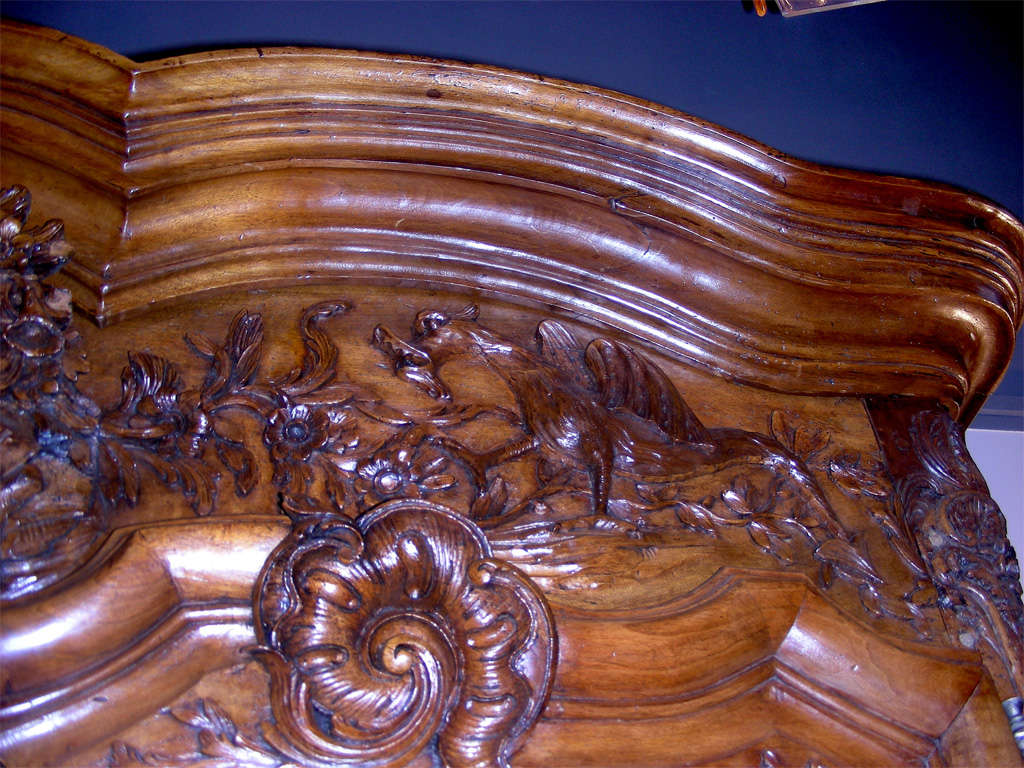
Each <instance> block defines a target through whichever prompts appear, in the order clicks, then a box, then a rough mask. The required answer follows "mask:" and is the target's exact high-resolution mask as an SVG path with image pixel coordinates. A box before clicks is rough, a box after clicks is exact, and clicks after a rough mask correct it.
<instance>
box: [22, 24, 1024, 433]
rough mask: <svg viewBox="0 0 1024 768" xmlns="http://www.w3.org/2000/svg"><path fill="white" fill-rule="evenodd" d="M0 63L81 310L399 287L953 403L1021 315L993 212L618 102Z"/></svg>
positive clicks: (302, 69)
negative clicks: (273, 288) (67, 238)
mask: <svg viewBox="0 0 1024 768" xmlns="http://www.w3.org/2000/svg"><path fill="white" fill-rule="evenodd" d="M2 55H3V68H4V80H3V86H2V87H3V91H4V100H3V110H2V120H3V123H2V129H3V134H4V166H5V168H4V174H5V179H6V183H8V184H9V183H12V182H17V183H24V184H27V185H29V186H31V187H33V188H34V189H36V190H39V192H38V193H37V198H38V199H37V208H39V209H40V210H44V211H45V210H46V209H48V208H49V207H54V208H55V209H59V210H60V211H61V214H62V217H63V218H64V220H65V221H66V223H67V225H68V228H69V230H70V231H73V232H74V233H75V235H74V237H75V243H76V247H77V252H78V255H77V257H76V259H75V261H74V263H72V264H69V265H68V267H67V268H66V269H65V271H64V273H63V274H64V276H65V277H64V278H63V279H64V280H65V283H66V284H68V285H70V286H71V287H72V289H73V293H74V297H75V301H76V303H77V304H78V305H79V306H80V307H82V308H84V309H86V310H88V311H89V312H90V313H92V314H93V315H94V316H95V317H96V318H97V320H99V321H100V322H109V321H111V320H114V319H116V318H118V317H121V316H125V315H130V314H132V313H137V312H140V311H142V310H143V309H145V308H147V307H149V306H152V305H153V304H154V303H161V302H166V301H169V300H172V299H173V298H175V297H180V296H183V295H189V294H192V293H196V292H198V291H209V290H219V289H224V288H227V287H230V286H237V285H240V284H256V283H258V284H264V285H281V284H295V283H296V282H304V283H310V282H324V281H334V280H337V279H339V278H347V279H361V280H374V279H378V278H381V277H401V278H402V279H405V280H409V281H413V282H415V283H417V284H422V285H439V284H440V285H447V286H462V287H465V288H469V287H470V286H472V287H473V288H474V289H476V290H483V291H486V292H492V293H500V294H502V295H505V296H511V297H516V296H518V297H520V298H521V299H522V300H524V301H528V302H530V303H533V304H540V305H546V306H551V307H554V308H557V309H558V310H560V311H563V312H570V311H571V312H574V313H582V314H583V315H584V316H585V317H586V316H589V317H590V318H591V319H592V320H595V321H599V322H603V323H606V324H610V325H613V326H616V327H618V328H621V329H623V330H627V331H629V332H630V333H633V334H636V335H638V336H640V337H642V338H644V339H646V340H647V341H648V342H650V343H652V344H655V345H657V346H660V347H662V348H664V349H666V350H669V351H671V352H672V353H673V354H675V355H678V356H681V357H683V358H684V359H686V360H687V361H689V362H691V363H693V364H696V365H700V366H702V367H704V368H707V369H710V370H712V371H715V372H718V373H720V374H721V375H723V376H726V377H728V378H731V379H737V380H740V381H744V382H748V383H751V384H754V385H756V386H759V387H763V388H767V389H774V390H787V391H800V392H805V393H823V394H858V395H859V394H892V393H894V392H897V393H904V394H913V395H918V396H921V397H930V398H933V399H937V400H940V401H941V402H943V403H945V404H946V405H947V407H950V408H951V409H953V410H954V411H957V412H959V413H960V414H961V418H962V419H964V420H968V419H969V418H970V417H971V416H972V415H973V413H974V412H976V410H977V409H978V407H980V402H981V401H982V400H983V399H984V397H985V396H986V395H987V393H988V392H990V391H991V390H992V388H994V386H995V384H996V383H997V382H998V379H999V378H1000V376H1001V374H1002V371H1003V370H1004V368H1005V365H1006V363H1007V360H1008V359H1009V353H1008V350H1010V349H1011V348H1012V340H1013V335H1014V329H1015V328H1016V327H1017V326H1019V324H1020V322H1021V311H1022V309H1021V307H1022V304H1021V295H1022V281H1024V279H1022V268H1021V253H1022V251H1024V235H1022V229H1021V225H1020V223H1019V222H1017V221H1016V220H1014V219H1013V218H1012V217H1011V216H1010V215H1008V214H1007V213H1006V212H1005V211H1003V210H1001V209H1000V208H998V207H996V206H995V205H993V204H991V203H988V202H986V201H984V200H981V199H979V198H977V197H973V196H970V195H967V194H964V193H962V192H960V191H957V190H954V189H952V188H949V187H945V186H940V185H936V184H930V183H923V182H918V181H910V180H906V179H897V178H883V177H877V176H869V175H865V174H858V173H854V172H850V171H841V170H837V169H832V168H824V167H820V166H815V165H812V164H808V163H804V162H800V161H796V160H793V159H791V158H787V157H784V156H782V155H780V154H779V153H777V152H774V151H772V150H771V149H769V148H767V147H764V146H763V145H759V144H757V143H755V142H753V141H751V140H749V139H745V138H743V137H740V136H737V135H735V134H731V133H729V132H728V131H725V130H723V129H721V128H718V127H716V126H713V125H710V124H707V123H704V122H701V121H699V120H696V119H694V118H691V117H688V116H685V115H682V114H679V113H675V112H672V111H670V110H667V109H665V108H661V107H657V106H655V105H652V104H649V103H646V102H642V101H639V100H636V99H632V98H629V97H626V96H623V95H620V94H615V93H611V92H607V91H602V90H599V89H595V88H589V87H585V86H580V85H574V84H571V83H565V82H560V81H551V80H547V79H544V78H540V77H536V76H531V75H524V74H519V73H514V72H508V71H503V70H499V69H494V68H490V67H480V66H472V65H466V64H460V63H454V62H439V61H432V60H424V59H416V58H411V57H403V56H383V55H376V54H365V53H355V52H345V51H324V50H302V49H257V50H243V51H223V52H213V53H205V54H197V55H193V56H186V57H180V58H174V59H167V60H162V61H156V62H147V63H135V62H132V61H129V60H127V59H125V58H123V57H119V56H117V55H115V54H112V53H110V52H109V51H105V50H103V49H101V48H99V47H97V46H92V45H90V44H87V43H84V42H82V41H79V40H75V39H73V38H69V37H67V36H66V35H62V34H60V33H57V32H54V31H51V30H43V29H36V28H30V27H26V26H24V25H20V24H17V23H11V22H4V25H3V54H2ZM44 62H45V64H46V66H43V63H44ZM44 126H45V130H43V128H44ZM15 177H17V178H15ZM43 180H45V183H41V182H43ZM240 189H244V190H245V194H244V195H239V194H237V192H238V190H240ZM469 200H472V201H473V202H472V204H471V205H467V204H466V201H469ZM369 201H372V206H370V205H368V202H369ZM371 208H372V210H373V213H372V214H371V215H368V214H367V211H368V210H370V209H371ZM242 264H244V267H243V266H240V265H242ZM808 287H811V288H813V289H814V290H813V292H808V291H807V288H808ZM796 296H799V297H800V299H799V301H796V300H795V297H796ZM796 306H800V310H798V311H797V310H794V307H796ZM823 319H824V320H825V321H824V322H823Z"/></svg>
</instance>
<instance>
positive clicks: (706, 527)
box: [673, 501, 718, 536]
mask: <svg viewBox="0 0 1024 768" xmlns="http://www.w3.org/2000/svg"><path fill="white" fill-rule="evenodd" d="M673 509H674V510H675V513H676V518H677V519H678V520H679V522H680V523H682V524H683V525H684V526H686V527H687V528H691V529H693V530H695V531H698V532H700V533H706V534H710V535H711V536H717V535H718V529H717V528H716V527H715V520H714V517H713V516H712V515H711V513H710V511H709V510H708V509H707V508H706V507H704V506H702V505H700V504H691V503H690V502H687V501H680V502H677V503H676V504H674V505H673Z"/></svg>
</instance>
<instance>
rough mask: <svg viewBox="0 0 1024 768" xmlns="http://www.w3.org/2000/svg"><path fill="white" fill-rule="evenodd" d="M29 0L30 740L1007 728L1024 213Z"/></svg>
mask: <svg viewBox="0 0 1024 768" xmlns="http://www.w3.org/2000/svg"><path fill="white" fill-rule="evenodd" d="M2 33H3V38H2V48H0V53H2V58H3V83H2V87H3V103H2V104H0V129H2V131H3V147H2V149H3V157H2V160H3V165H2V173H3V183H4V185H5V186H3V187H0V204H2V205H0V207H2V211H0V246H2V247H0V449H2V450H0V545H2V546H0V755H2V759H3V760H5V761H9V762H10V763H11V764H22V763H33V764H47V765H59V764H67V763H72V762H73V763H75V764H82V765H91V766H94V767H95V768H100V766H103V767H105V768H128V767H129V766H147V765H148V766H153V765H161V766H167V765H181V766H186V765H214V764H216V765H253V766H266V767H267V768H270V767H271V766H272V767H274V768H277V767H278V766H283V765H303V766H310V768H314V767H318V768H323V767H324V766H330V765H359V766H363V765H370V764H372V765H374V766H395V767H396V768H397V767H398V766H409V767H410V768H427V766H436V765H446V766H451V767H452V768H507V766H509V765H515V766H522V767H524V768H525V767H526V766H537V767H538V768H539V767H540V766H544V768H547V766H553V765H554V766H573V765H576V766H594V765H600V766H613V765H615V766H622V767H623V768H625V767H626V766H645V767H648V766H654V765H678V764H687V765H701V764H706V765H724V764H737V765H761V766H770V767H771V768H783V766H789V765H803V766H821V765H896V764H899V765H947V764H960V763H964V762H969V761H971V760H977V761H981V762H984V763H986V764H991V765H997V764H998V765H1002V764H1011V763H1012V762H1013V761H1014V760H1015V759H1016V757H1017V754H1018V753H1017V751H1016V750H1017V747H1015V746H1014V743H1013V739H1012V737H1011V735H1010V733H1009V731H1008V729H1007V720H1008V719H1009V721H1010V723H1011V729H1014V728H1016V729H1018V730H1019V723H1020V721H1021V720H1020V717H1019V708H1020V693H1021V691H1022V690H1024V669H1022V667H1021V664H1020V656H1021V651H1022V637H1024V605H1022V603H1021V591H1020V586H1019V581H1018V579H1019V566H1018V563H1017V559H1016V556H1015V553H1014V552H1013V550H1012V547H1010V546H1009V543H1008V542H1007V540H1006V536H1005V529H1004V528H1003V527H1002V518H1001V517H1000V513H999V511H998V509H997V508H996V506H995V504H994V503H993V502H992V500H991V499H990V498H989V496H988V492H987V489H986V488H985V486H984V483H983V481H982V480H981V478H980V476H979V475H978V473H977V471H976V469H975V468H974V466H973V464H972V463H971V462H970V459H969V457H968V456H967V454H966V448H965V447H964V445H963V442H962V432H961V426H962V424H963V423H965V422H967V421H969V419H970V417H971V416H972V414H973V412H974V411H975V410H976V409H977V408H978V406H979V405H980V403H981V401H982V400H983V399H984V397H985V394H986V393H987V392H988V391H990V389H991V388H992V387H993V386H994V385H995V383H996V382H997V380H998V379H999V377H1000V375H1001V372H1002V371H1003V369H1004V367H1005V366H1006V364H1007V363H1008V361H1009V358H1010V355H1011V352H1012V347H1013V340H1014V335H1015V331H1016V328H1017V327H1018V326H1019V325H1020V322H1021V318H1022V311H1024V308H1022V289H1024V272H1022V263H1021V257H1022V252H1024V229H1022V226H1021V224H1020V223H1019V222H1017V221H1015V220H1013V219H1012V218H1011V217H1010V216H1009V215H1007V214H1006V212H1004V211H1002V210H1000V209H998V208H996V207H994V206H993V205H991V204H989V203H986V202H984V201H982V200H979V199H977V198H974V197H971V196H970V195H968V194H966V193H964V192H960V191H957V190H954V189H951V188H948V187H942V186H939V185H935V184H928V183H924V182H918V181H911V180H905V179H894V178H885V177H877V176H869V175H865V174H857V173H853V172H849V171H842V170H837V169H829V168H823V167H819V166H813V165H810V164H807V163H801V162H799V161H795V160H792V159H789V158H785V157H782V156H781V155H779V154H778V153H775V152H773V151H772V150H770V149H768V148H766V147H763V146H761V145H758V144H756V143H753V142H751V141H749V140H747V139H744V138H742V137H739V136H736V135H733V134H730V133H728V132H726V131H723V130H722V129H719V128H717V127H715V126H711V125H708V124H705V123H702V122H700V121H697V120H694V119H693V118H689V117H686V116H684V115H680V114H677V113H672V112H668V111H666V110H664V109H661V108H659V107H656V106H654V105H651V104H647V103H644V102H641V101H638V100H635V99H631V98H629V97H625V96H621V95H618V94H613V93H609V92H604V91H599V90H596V89H592V88H587V87H585V86H579V85H574V84H570V83H564V82H553V81H549V80H545V79H543V78H539V77H533V76H528V75H522V74H517V73H512V72H506V71H501V70H496V69H493V68H486V67H475V66H471V65H465V64H459V63H453V62H436V61H428V60H422V59H413V58H409V57H401V56H382V55H374V54H361V53H354V52H339V51H322V50H298V49H274V50H262V49H256V50H253V51H227V52H219V53H210V54H199V55H195V56H188V57H184V58H179V59H168V60H165V61H158V62H152V63H147V64H137V63H134V62H131V61H128V60H126V59H123V58H121V57H118V56H116V55H114V54H112V53H110V52H108V51H104V50H102V49H100V48H98V47H95V46H91V45H89V44H87V43H84V42H82V41H79V40H75V39H73V38H68V37H66V36H62V35H60V34H59V33H56V32H53V31H49V30H41V29H36V28H30V27H26V26H23V25H19V24H15V23H10V24H8V23H4V24H3V27H2ZM8 184H9V185H10V187H7V186H6V185H8ZM28 186H30V187H32V190H33V192H34V193H35V198H34V209H35V210H34V218H35V220H36V221H42V220H44V219H46V218H48V217H50V216H60V217H61V218H62V219H63V223H62V222H61V221H58V220H56V219H50V220H48V221H44V223H41V224H34V223H33V222H32V220H30V207H33V198H32V196H31V195H30V193H29V191H28V189H27V188H26V187H28ZM65 231H66V233H67V239H66V240H65ZM73 304H77V306H78V307H79V309H80V310H81V311H82V312H84V313H87V314H91V316H92V318H93V319H94V320H96V324H92V323H89V322H88V321H83V320H82V318H76V312H75V311H74V308H73ZM103 326H107V327H103ZM118 372H120V378H119V379H118ZM908 395H912V396H913V397H908ZM951 414H952V415H951ZM957 419H958V420H959V422H958V421H957ZM1001 702H1002V703H1001ZM1004 707H1005V710H1006V714H1004V712H1003V709H1004ZM1007 715H1008V718H1007Z"/></svg>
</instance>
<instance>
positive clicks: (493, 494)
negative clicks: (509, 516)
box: [469, 475, 508, 520]
mask: <svg viewBox="0 0 1024 768" xmlns="http://www.w3.org/2000/svg"><path fill="white" fill-rule="evenodd" d="M507 501H508V483H506V482H505V479H504V478H503V477H501V476H500V475H499V476H496V477H495V478H494V479H493V480H491V482H490V484H489V485H488V486H487V491H486V492H485V493H483V494H481V495H480V496H477V497H476V498H475V499H474V500H473V506H472V507H471V508H470V510H469V516H470V517H471V518H473V519H474V520H483V519H485V518H489V517H496V516H498V515H500V514H501V513H502V512H503V511H504V509H505V504H506V502H507Z"/></svg>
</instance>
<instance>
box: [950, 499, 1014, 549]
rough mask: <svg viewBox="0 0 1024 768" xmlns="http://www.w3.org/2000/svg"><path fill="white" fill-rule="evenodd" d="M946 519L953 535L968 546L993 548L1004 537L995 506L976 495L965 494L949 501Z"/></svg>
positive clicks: (988, 500)
mask: <svg viewBox="0 0 1024 768" xmlns="http://www.w3.org/2000/svg"><path fill="white" fill-rule="evenodd" d="M946 517H947V518H948V519H949V524H950V526H951V528H952V532H953V535H954V536H956V538H958V539H959V540H960V541H962V542H964V543H965V544H967V545H969V546H981V547H984V548H989V547H993V546H995V545H996V544H998V543H1001V542H1002V541H1003V538H1004V537H1005V535H1006V534H1005V531H1004V528H1003V523H1002V520H1001V518H1000V514H999V511H998V509H997V508H996V506H995V504H994V503H993V502H992V501H991V500H990V499H989V498H987V497H986V496H983V495H981V494H978V493H967V494H963V495H960V496H957V497H955V498H953V499H952V500H950V502H949V504H948V505H947V506H946Z"/></svg>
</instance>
